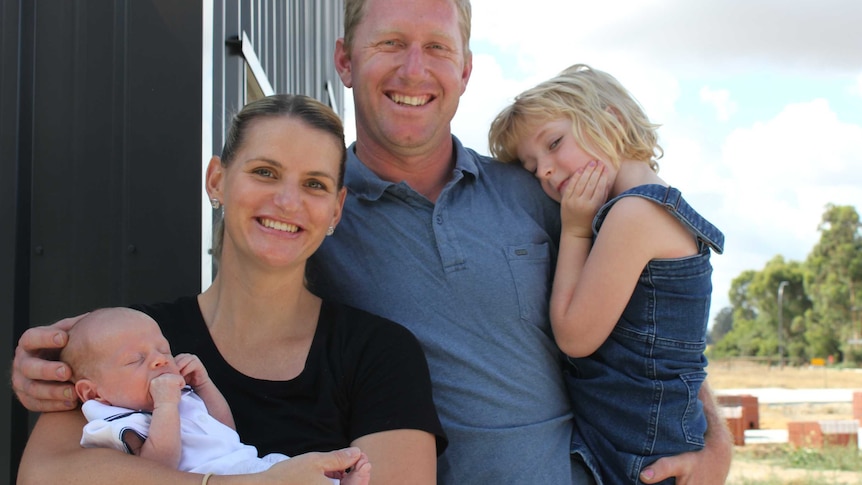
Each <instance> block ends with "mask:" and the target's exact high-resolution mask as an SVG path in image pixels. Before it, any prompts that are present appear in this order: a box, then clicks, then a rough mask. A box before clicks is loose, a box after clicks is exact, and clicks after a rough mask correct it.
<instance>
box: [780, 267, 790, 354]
mask: <svg viewBox="0 0 862 485" xmlns="http://www.w3.org/2000/svg"><path fill="white" fill-rule="evenodd" d="M789 284H790V282H789V281H782V282H781V283H779V284H778V366H779V368H781V369H783V368H784V337H783V335H784V322H783V320H784V287H785V286H787V285H789Z"/></svg>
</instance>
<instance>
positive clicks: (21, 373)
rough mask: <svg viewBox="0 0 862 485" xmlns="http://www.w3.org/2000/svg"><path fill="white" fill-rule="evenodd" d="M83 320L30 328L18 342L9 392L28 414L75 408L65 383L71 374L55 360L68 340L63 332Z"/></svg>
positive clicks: (68, 386)
mask: <svg viewBox="0 0 862 485" xmlns="http://www.w3.org/2000/svg"><path fill="white" fill-rule="evenodd" d="M83 316H84V315H78V316H76V317H71V318H66V319H63V320H60V321H59V322H57V323H54V324H53V325H48V326H44V327H33V328H30V329H28V330H27V331H26V332H24V334H23V335H21V338H20V339H19V340H18V347H16V348H15V360H14V361H13V362H12V390H13V391H15V395H16V396H17V397H18V400H19V401H21V404H23V405H24V407H25V408H27V409H29V410H30V411H37V412H49V411H68V410H69V409H74V408H75V407H76V406H77V405H78V398H77V396H76V395H75V390H74V388H73V386H72V384H71V383H70V382H69V378H70V377H71V376H72V370H71V369H70V368H69V366H68V365H66V364H64V363H62V362H59V361H58V360H57V358H58V356H59V353H60V349H62V348H63V347H65V346H66V342H68V340H69V334H68V333H66V332H67V331H68V330H69V329H70V328H72V327H73V326H74V325H75V323H77V322H78V320H80V319H81V317H83Z"/></svg>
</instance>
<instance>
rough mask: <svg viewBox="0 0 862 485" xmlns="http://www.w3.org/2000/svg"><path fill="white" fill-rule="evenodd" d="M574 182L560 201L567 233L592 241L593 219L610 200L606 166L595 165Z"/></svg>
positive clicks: (588, 165) (598, 163)
mask: <svg viewBox="0 0 862 485" xmlns="http://www.w3.org/2000/svg"><path fill="white" fill-rule="evenodd" d="M572 178H573V180H572V182H571V183H569V185H568V186H567V187H566V190H565V192H564V193H563V197H562V200H561V201H560V210H561V212H560V214H561V217H562V223H563V233H564V234H570V235H572V236H575V237H592V235H593V218H595V217H596V213H597V212H598V211H599V209H600V208H601V207H602V205H604V203H605V202H607V200H608V190H609V187H608V180H607V174H606V173H605V165H604V164H603V163H601V162H598V161H592V162H590V163H589V164H587V166H586V167H584V168H582V169H580V170H578V172H577V174H575V175H574V176H573V177H572Z"/></svg>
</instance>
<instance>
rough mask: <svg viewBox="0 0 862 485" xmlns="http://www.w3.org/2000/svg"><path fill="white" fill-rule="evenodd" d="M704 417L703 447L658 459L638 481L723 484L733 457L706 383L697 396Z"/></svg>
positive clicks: (725, 427) (727, 430) (696, 484)
mask: <svg viewBox="0 0 862 485" xmlns="http://www.w3.org/2000/svg"><path fill="white" fill-rule="evenodd" d="M698 397H699V398H700V400H701V402H703V412H704V414H705V415H706V424H707V430H706V436H704V438H705V440H706V446H704V448H703V449H702V450H701V451H696V452H691V453H683V454H681V455H677V456H670V457H665V458H661V459H659V460H658V461H656V462H655V463H653V464H652V465H650V466H648V467H647V468H644V470H643V471H642V472H641V481H643V482H644V483H657V482H660V481H661V480H664V479H667V478H670V477H674V476H675V477H677V478H676V483H677V485H712V484H714V485H723V484H724V482H725V481H726V480H727V475H728V473H730V462H731V459H732V458H733V435H731V434H730V430H729V429H727V424H726V423H725V422H724V419H723V418H722V417H721V416H720V415H719V412H718V404H717V403H716V402H715V396H714V395H713V394H712V390H710V388H709V386H708V385H707V383H706V382H704V383H703V386H702V387H701V388H700V393H699V394H698Z"/></svg>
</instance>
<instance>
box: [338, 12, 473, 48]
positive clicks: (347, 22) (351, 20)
mask: <svg viewBox="0 0 862 485" xmlns="http://www.w3.org/2000/svg"><path fill="white" fill-rule="evenodd" d="M450 1H452V3H454V4H455V8H456V9H457V10H458V28H459V30H460V31H461V37H462V39H461V40H462V41H463V48H464V56H468V55H469V54H470V29H471V25H470V24H471V22H472V7H471V6H470V0H450ZM367 3H368V0H344V51H345V52H347V55H348V56H349V55H350V51H351V49H352V48H353V37H354V34H355V32H356V28H357V27H358V26H359V24H360V23H361V22H362V19H363V18H365V5H366V4H367Z"/></svg>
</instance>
